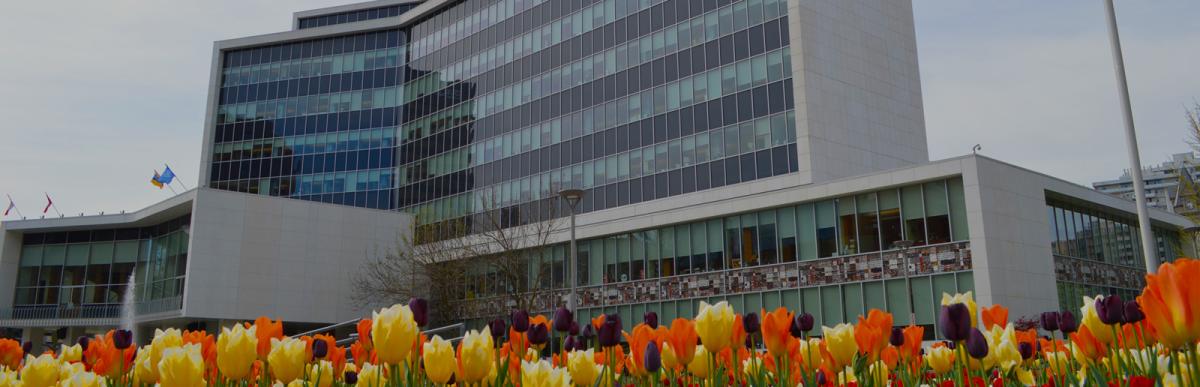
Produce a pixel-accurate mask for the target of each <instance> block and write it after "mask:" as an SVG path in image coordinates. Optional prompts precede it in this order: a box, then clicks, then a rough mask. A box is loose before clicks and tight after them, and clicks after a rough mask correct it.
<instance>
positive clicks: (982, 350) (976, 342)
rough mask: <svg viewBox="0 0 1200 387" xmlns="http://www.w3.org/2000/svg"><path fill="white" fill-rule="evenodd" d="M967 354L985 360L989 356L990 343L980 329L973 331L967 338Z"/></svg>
mask: <svg viewBox="0 0 1200 387" xmlns="http://www.w3.org/2000/svg"><path fill="white" fill-rule="evenodd" d="M967 354H969V355H971V357H973V358H976V359H983V358H984V356H987V354H988V342H987V339H986V338H984V337H983V333H981V332H979V330H978V329H971V330H970V332H969V333H968V336H967Z"/></svg>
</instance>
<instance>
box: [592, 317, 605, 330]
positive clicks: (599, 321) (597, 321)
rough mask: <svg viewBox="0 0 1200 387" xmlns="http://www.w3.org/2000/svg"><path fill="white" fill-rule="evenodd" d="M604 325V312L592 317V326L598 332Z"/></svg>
mask: <svg viewBox="0 0 1200 387" xmlns="http://www.w3.org/2000/svg"><path fill="white" fill-rule="evenodd" d="M602 326H604V314H601V315H599V316H596V317H592V328H593V329H595V330H596V331H597V332H599V331H600V327H602Z"/></svg>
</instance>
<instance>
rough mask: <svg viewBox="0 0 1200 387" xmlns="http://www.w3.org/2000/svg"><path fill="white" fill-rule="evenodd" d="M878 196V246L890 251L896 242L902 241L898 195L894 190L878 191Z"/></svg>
mask: <svg viewBox="0 0 1200 387" xmlns="http://www.w3.org/2000/svg"><path fill="white" fill-rule="evenodd" d="M878 195H879V235H880V238H881V240H880V246H881V247H882V248H883V249H884V250H887V249H891V248H892V246H894V245H895V244H896V241H899V240H901V239H903V236H902V235H903V231H901V226H900V225H901V222H900V195H899V194H897V192H896V190H885V191H880V192H879V193H878Z"/></svg>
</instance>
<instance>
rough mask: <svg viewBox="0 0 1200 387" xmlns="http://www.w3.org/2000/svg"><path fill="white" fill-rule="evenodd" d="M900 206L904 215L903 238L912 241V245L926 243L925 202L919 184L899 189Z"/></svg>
mask: <svg viewBox="0 0 1200 387" xmlns="http://www.w3.org/2000/svg"><path fill="white" fill-rule="evenodd" d="M900 198H901V208H902V209H903V211H902V213H903V215H904V239H907V240H910V241H913V246H923V245H926V244H927V243H928V242H927V239H926V238H925V202H924V199H923V198H924V194H923V193H922V192H921V186H919V185H914V186H907V187H904V188H901V189H900Z"/></svg>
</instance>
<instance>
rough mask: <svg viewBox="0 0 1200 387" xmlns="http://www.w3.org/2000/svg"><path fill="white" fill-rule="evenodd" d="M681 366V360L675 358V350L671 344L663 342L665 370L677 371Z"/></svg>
mask: <svg viewBox="0 0 1200 387" xmlns="http://www.w3.org/2000/svg"><path fill="white" fill-rule="evenodd" d="M678 365H679V358H677V357H676V356H675V350H674V349H672V348H671V343H668V342H665V341H664V342H663V344H662V366H663V368H665V369H675V367H676V366H678Z"/></svg>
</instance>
